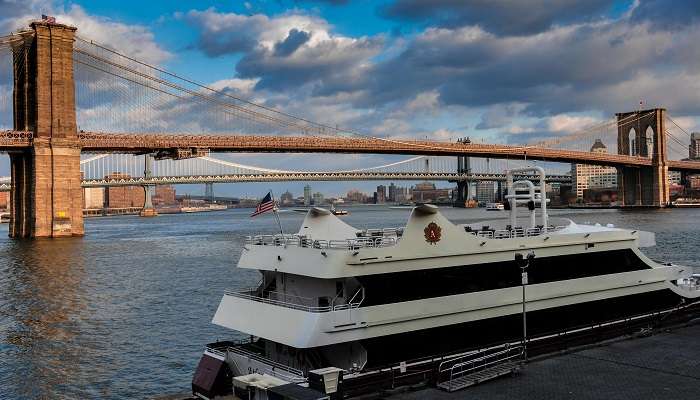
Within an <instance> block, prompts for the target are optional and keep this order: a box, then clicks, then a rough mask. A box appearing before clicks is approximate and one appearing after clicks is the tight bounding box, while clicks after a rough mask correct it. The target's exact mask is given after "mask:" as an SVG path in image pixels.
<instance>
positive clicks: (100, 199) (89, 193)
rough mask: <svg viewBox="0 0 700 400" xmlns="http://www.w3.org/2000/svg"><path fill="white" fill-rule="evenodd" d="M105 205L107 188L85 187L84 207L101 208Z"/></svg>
mask: <svg viewBox="0 0 700 400" xmlns="http://www.w3.org/2000/svg"><path fill="white" fill-rule="evenodd" d="M104 206H105V188H84V189H83V208H84V209H101V208H103V207H104Z"/></svg>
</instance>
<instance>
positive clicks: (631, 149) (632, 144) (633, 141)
mask: <svg viewBox="0 0 700 400" xmlns="http://www.w3.org/2000/svg"><path fill="white" fill-rule="evenodd" d="M626 150H627V154H629V155H630V156H636V155H637V130H636V129H634V128H630V130H629V131H628V132H627V149H626Z"/></svg>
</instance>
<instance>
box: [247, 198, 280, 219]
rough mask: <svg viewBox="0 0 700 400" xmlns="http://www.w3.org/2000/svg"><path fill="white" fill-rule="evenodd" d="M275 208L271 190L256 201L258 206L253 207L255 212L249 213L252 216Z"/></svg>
mask: <svg viewBox="0 0 700 400" xmlns="http://www.w3.org/2000/svg"><path fill="white" fill-rule="evenodd" d="M274 208H275V202H274V201H272V192H267V195H266V196H265V197H263V199H262V200H261V201H260V203H258V206H257V207H255V212H254V213H252V214H250V216H251V217H254V216H256V215H260V214H262V213H265V212H268V211H271V210H272V209H274Z"/></svg>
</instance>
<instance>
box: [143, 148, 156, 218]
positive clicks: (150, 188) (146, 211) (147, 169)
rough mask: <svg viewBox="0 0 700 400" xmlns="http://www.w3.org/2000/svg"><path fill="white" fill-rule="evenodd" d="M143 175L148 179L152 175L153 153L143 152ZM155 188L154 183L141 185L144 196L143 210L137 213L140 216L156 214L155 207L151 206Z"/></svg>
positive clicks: (153, 215)
mask: <svg viewBox="0 0 700 400" xmlns="http://www.w3.org/2000/svg"><path fill="white" fill-rule="evenodd" d="M143 165H144V168H143V177H144V178H145V179H149V178H151V177H152V176H153V155H152V154H144V163H143ZM155 190H156V185H143V191H144V198H143V210H141V212H140V213H139V215H140V216H142V217H155V216H156V215H158V212H157V211H156V208H155V207H153V194H154V192H155Z"/></svg>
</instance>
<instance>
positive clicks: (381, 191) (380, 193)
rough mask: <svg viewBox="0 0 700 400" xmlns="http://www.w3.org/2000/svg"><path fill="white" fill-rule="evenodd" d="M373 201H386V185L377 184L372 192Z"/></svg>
mask: <svg viewBox="0 0 700 400" xmlns="http://www.w3.org/2000/svg"><path fill="white" fill-rule="evenodd" d="M374 203H375V204H380V203H386V186H384V185H379V186H377V191H376V192H374Z"/></svg>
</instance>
